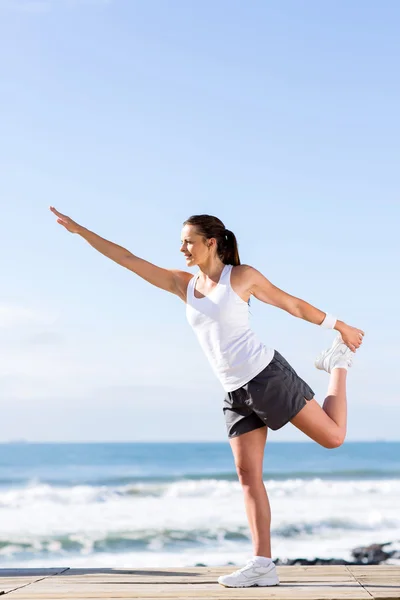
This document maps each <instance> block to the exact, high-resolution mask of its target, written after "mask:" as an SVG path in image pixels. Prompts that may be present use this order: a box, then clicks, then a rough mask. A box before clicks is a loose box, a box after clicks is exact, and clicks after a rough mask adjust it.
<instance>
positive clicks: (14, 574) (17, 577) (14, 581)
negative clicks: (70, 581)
mask: <svg viewBox="0 0 400 600" xmlns="http://www.w3.org/2000/svg"><path fill="white" fill-rule="evenodd" d="M67 569H68V567H59V568H54V569H0V594H7V593H9V592H10V591H11V590H15V589H17V588H20V587H23V586H25V585H30V584H32V583H35V581H41V580H42V579H43V578H44V577H52V576H54V575H57V574H59V573H63V572H65V571H66V570H67Z"/></svg>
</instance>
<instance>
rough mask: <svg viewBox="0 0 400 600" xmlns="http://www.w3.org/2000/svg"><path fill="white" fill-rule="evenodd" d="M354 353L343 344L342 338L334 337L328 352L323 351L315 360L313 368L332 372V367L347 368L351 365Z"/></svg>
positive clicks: (339, 336)
mask: <svg viewBox="0 0 400 600" xmlns="http://www.w3.org/2000/svg"><path fill="white" fill-rule="evenodd" d="M353 357H354V352H352V351H351V350H350V348H349V347H348V346H346V344H345V343H344V342H343V340H342V336H341V335H340V333H339V335H338V336H336V338H335V339H334V340H333V344H332V346H331V347H330V348H328V350H324V351H323V352H321V354H320V355H319V356H318V357H317V359H316V360H315V363H314V364H315V366H316V367H317V369H320V370H321V371H327V372H328V373H331V372H332V369H333V368H334V367H342V368H346V369H347V368H348V367H351V366H352V364H353Z"/></svg>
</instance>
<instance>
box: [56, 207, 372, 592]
mask: <svg viewBox="0 0 400 600" xmlns="http://www.w3.org/2000/svg"><path fill="white" fill-rule="evenodd" d="M50 210H51V211H52V212H53V213H54V214H55V215H56V216H57V217H58V219H57V222H58V223H60V225H63V226H64V227H65V228H66V229H67V230H68V231H70V232H71V233H78V234H79V235H80V236H81V237H83V238H84V239H85V240H86V241H87V242H89V244H90V245H91V246H93V247H94V248H95V249H96V250H98V251H99V252H101V253H102V254H104V255H105V256H107V257H108V258H111V260H113V261H115V262H116V263H118V264H120V265H122V266H123V267H126V268H127V269H130V270H131V271H133V272H134V273H136V274H137V275H139V276H140V277H142V278H143V279H145V280H146V281H148V282H149V283H152V284H153V285H156V286H157V287H159V288H162V289H164V290H166V291H168V292H171V293H172V294H176V295H177V296H178V297H179V298H180V299H181V300H183V302H185V304H186V316H187V319H188V321H189V323H190V325H191V326H192V327H193V329H194V331H195V333H196V335H197V337H198V340H199V342H200V344H201V346H202V348H203V350H204V352H205V354H206V356H207V358H208V359H209V361H210V363H211V366H212V368H213V370H214V372H215V374H216V375H217V377H218V378H219V380H220V382H221V384H222V386H223V388H224V390H225V398H224V405H223V412H224V416H225V420H226V427H227V433H228V438H229V440H230V445H231V448H232V452H233V456H234V460H235V465H236V470H237V473H238V478H239V481H240V483H241V485H242V488H243V493H244V502H245V508H246V513H247V518H248V522H249V526H250V531H251V536H252V542H253V547H254V556H253V557H252V558H251V559H250V560H249V561H248V562H247V564H246V565H245V566H244V567H243V568H241V569H239V570H237V571H235V572H234V573H231V574H230V575H224V576H222V577H219V579H218V582H219V583H220V584H222V585H224V586H226V587H249V586H253V585H254V586H272V585H278V584H279V579H278V576H277V573H276V569H275V564H274V563H273V561H272V560H271V539H270V524H271V512H270V505H269V501H268V496H267V492H266V489H265V486H264V483H263V458H264V448H265V443H266V439H267V432H268V427H270V428H271V429H272V430H277V429H280V428H281V427H283V426H284V425H285V424H286V423H288V422H291V423H293V425H295V427H297V428H298V429H300V430H301V431H302V432H303V433H305V434H306V435H307V436H308V437H310V438H311V439H312V440H314V441H315V442H317V443H318V444H320V445H321V446H323V447H324V448H337V447H338V446H340V445H341V444H343V441H344V439H345V436H346V422H347V401H346V376H347V369H348V367H350V366H351V364H352V359H353V357H354V353H355V352H356V350H357V348H359V347H360V346H361V343H362V340H363V336H364V332H363V331H361V330H360V329H357V328H356V327H351V326H350V325H347V324H346V323H344V322H343V321H339V320H337V319H336V318H334V317H332V315H328V314H325V313H324V312H322V311H320V310H319V309H318V308H315V307H314V306H311V305H310V304H308V303H307V302H305V301H304V300H300V299H299V298H296V297H294V296H291V295H290V294H287V293H286V292H284V291H283V290H281V289H279V288H277V287H275V286H274V285H273V284H272V283H271V282H270V281H268V279H266V278H265V277H264V275H262V273H260V272H259V271H257V269H255V268H253V267H251V266H249V265H241V264H240V260H239V254H238V246H237V242H236V237H235V235H234V234H233V233H232V232H231V231H229V230H228V229H225V226H224V224H223V223H222V221H220V220H219V219H217V217H213V216H210V215H194V216H192V217H190V218H189V219H187V220H186V221H185V222H184V223H183V229H182V239H181V248H180V251H181V252H182V253H183V254H184V255H185V260H186V266H187V267H195V266H197V267H198V271H197V273H196V274H195V275H194V276H193V275H192V274H191V273H188V272H187V271H180V270H178V269H163V268H160V267H157V266H156V265H154V264H152V263H150V262H147V261H146V260H143V259H142V258H139V257H138V256H135V255H133V254H131V253H130V252H129V251H128V250H126V249H125V248H123V247H121V246H118V245H117V244H114V243H112V242H109V241H107V240H105V239H103V238H101V237H100V236H98V235H96V234H95V233H93V232H92V231H89V230H88V229H85V228H84V227H82V226H80V225H78V224H77V223H75V222H74V221H72V219H70V218H69V217H67V216H65V215H63V214H61V213H60V212H58V211H57V210H56V209H55V208H53V207H50ZM251 296H254V297H255V298H258V299H259V300H261V301H262V302H266V303H267V304H272V305H273V306H277V307H279V308H282V309H283V310H285V311H287V312H288V313H290V314H291V315H293V316H295V317H299V318H301V319H305V320H306V321H309V322H310V323H314V324H316V325H321V326H323V327H326V328H331V329H336V331H338V332H339V334H338V336H337V337H336V339H335V340H334V342H333V345H332V347H331V348H329V349H328V350H326V351H324V352H322V354H321V355H320V356H319V357H318V358H317V360H316V362H315V365H316V367H317V368H318V369H323V370H325V371H327V372H328V373H330V381H329V386H328V394H327V397H326V398H325V400H324V403H323V406H322V407H321V406H320V405H319V404H318V402H317V401H316V400H315V399H314V392H313V391H312V389H311V388H310V387H309V386H308V385H307V384H306V383H305V382H304V381H303V380H302V379H301V378H300V377H299V376H298V375H297V374H296V372H295V371H294V369H293V368H292V367H291V366H290V365H289V364H288V363H287V361H286V360H285V359H284V358H283V356H281V355H280V354H279V352H278V351H277V350H273V349H272V348H269V347H267V346H265V345H264V344H263V343H262V342H261V341H260V340H259V339H258V338H257V336H256V335H255V333H254V332H253V331H252V330H251V329H250V327H249V325H248V304H249V299H250V297H251Z"/></svg>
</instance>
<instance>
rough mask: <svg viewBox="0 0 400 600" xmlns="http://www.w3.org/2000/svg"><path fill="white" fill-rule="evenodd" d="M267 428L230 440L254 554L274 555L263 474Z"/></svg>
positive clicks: (269, 512) (269, 510)
mask: <svg viewBox="0 0 400 600" xmlns="http://www.w3.org/2000/svg"><path fill="white" fill-rule="evenodd" d="M267 431H268V428H267V427H260V428H258V429H254V430H253V431H249V432H248V433H243V434H242V435H239V436H237V437H233V438H231V439H230V440H229V441H230V445H231V448H232V452H233V456H234V459H235V465H236V471H237V474H238V477H239V481H240V483H241V485H242V489H243V493H244V502H245V507H246V514H247V519H248V522H249V526H250V531H251V537H252V541H253V547H254V555H255V556H265V557H266V558H271V509H270V504H269V500H268V495H267V491H266V489H265V485H264V482H263V476H262V473H263V459H264V449H265V443H266V439H267Z"/></svg>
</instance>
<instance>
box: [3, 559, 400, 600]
mask: <svg viewBox="0 0 400 600" xmlns="http://www.w3.org/2000/svg"><path fill="white" fill-rule="evenodd" d="M234 568H235V567H186V568H185V567H177V568H168V569H167V568H166V569H162V568H160V569H106V568H100V569H69V568H61V567H60V568H58V569H57V568H54V569H0V595H3V594H5V595H8V596H9V597H10V599H11V598H15V600H17V599H18V600H23V599H28V598H29V599H31V598H32V599H41V598H46V599H48V600H58V599H59V598H60V599H61V598H63V599H67V598H74V599H78V598H79V599H84V598H143V599H146V600H156V599H157V600H160V598H177V599H178V598H179V599H182V598H190V599H192V600H195V599H200V598H204V599H207V598H212V599H214V600H216V599H219V598H224V599H227V598H229V599H235V598H241V599H244V600H247V599H249V598H282V599H285V600H326V599H329V600H345V599H346V600H370V599H371V598H385V599H386V600H389V599H390V600H395V599H396V600H399V599H400V566H394V565H391V566H388V565H379V566H376V567H375V566H311V567H308V566H307V567H306V566H304V567H302V566H296V567H289V566H278V567H277V571H278V575H279V578H280V581H281V583H280V585H279V586H275V587H260V588H258V587H253V588H241V589H238V588H225V587H223V586H221V585H219V584H218V583H217V577H218V576H219V575H221V574H225V573H230V572H232V570H234Z"/></svg>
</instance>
